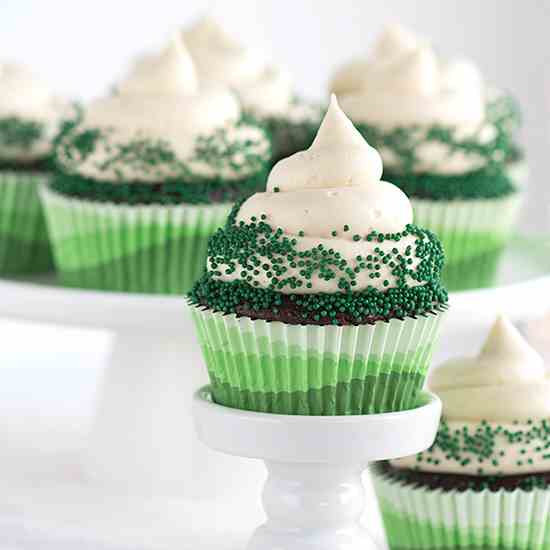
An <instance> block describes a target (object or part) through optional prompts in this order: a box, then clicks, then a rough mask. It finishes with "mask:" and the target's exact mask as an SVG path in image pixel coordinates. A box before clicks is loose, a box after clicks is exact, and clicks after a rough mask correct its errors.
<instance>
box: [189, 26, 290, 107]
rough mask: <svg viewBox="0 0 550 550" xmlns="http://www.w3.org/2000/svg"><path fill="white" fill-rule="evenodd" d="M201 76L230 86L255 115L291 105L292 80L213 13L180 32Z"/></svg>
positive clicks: (205, 79) (207, 80) (202, 78)
mask: <svg viewBox="0 0 550 550" xmlns="http://www.w3.org/2000/svg"><path fill="white" fill-rule="evenodd" d="M182 37H183V41H184V42H185V44H186V45H187V47H188V48H189V52H190V53H191V56H192V58H193V60H194V62H195V65H196V68H197V72H198V74H199V77H200V79H201V80H204V81H205V82H214V83H219V84H223V85H226V86H229V87H230V88H231V89H232V90H233V91H234V92H235V93H237V95H238V96H239V99H240V100H241V103H242V105H243V107H244V108H245V109H246V110H247V111H248V112H250V113H253V114H254V115H257V116H260V117H262V116H280V115H284V114H286V113H287V112H288V111H290V110H291V109H292V100H293V95H294V94H293V89H292V80H291V78H290V75H289V74H288V72H287V71H285V70H282V69H281V68H280V67H277V66H274V65H270V64H269V63H267V60H266V59H265V57H264V55H263V54H262V53H261V52H260V51H259V50H258V49H255V48H250V47H247V46H245V45H244V44H241V43H239V42H238V41H237V40H235V39H234V38H233V37H231V36H230V35H229V33H228V32H227V31H226V30H225V29H224V28H223V27H222V26H221V25H220V24H219V22H218V21H216V19H214V18H212V17H203V18H202V19H200V20H199V21H197V22H196V23H195V24H194V25H193V26H191V27H190V28H189V29H187V30H185V31H183V33H182Z"/></svg>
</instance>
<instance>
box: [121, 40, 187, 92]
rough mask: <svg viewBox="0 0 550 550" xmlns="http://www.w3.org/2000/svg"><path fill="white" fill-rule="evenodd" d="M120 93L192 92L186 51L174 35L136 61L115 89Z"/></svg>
mask: <svg viewBox="0 0 550 550" xmlns="http://www.w3.org/2000/svg"><path fill="white" fill-rule="evenodd" d="M118 90H119V92H120V93H121V94H125V95H126V94H140V95H145V94H147V95H149V94H150V95H165V94H166V95H193V94H196V93H197V92H198V82H197V76H196V73H195V68H194V66H193V61H192V60H191V56H190V55H189V52H188V51H187V49H186V48H185V46H184V45H183V43H182V41H181V40H179V38H178V37H174V38H172V40H171V41H170V42H169V43H168V45H167V46H166V47H165V48H164V49H163V50H162V51H161V52H160V53H159V54H157V55H149V56H146V57H145V58H144V59H141V60H140V61H138V62H137V63H136V65H135V67H134V69H133V71H132V72H131V73H130V75H129V76H128V77H127V78H126V80H124V81H123V82H122V83H121V84H120V86H119V88H118Z"/></svg>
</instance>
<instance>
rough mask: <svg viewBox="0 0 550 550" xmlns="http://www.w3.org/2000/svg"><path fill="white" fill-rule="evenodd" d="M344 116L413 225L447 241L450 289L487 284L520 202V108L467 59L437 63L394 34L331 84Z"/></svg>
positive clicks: (421, 45) (420, 45)
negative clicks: (380, 164)
mask: <svg viewBox="0 0 550 550" xmlns="http://www.w3.org/2000/svg"><path fill="white" fill-rule="evenodd" d="M331 88H332V89H333V90H336V92H337V93H338V97H339V100H340V104H341V105H342V108H343V110H344V111H345V112H346V113H347V115H348V116H349V117H350V118H351V120H352V121H353V122H354V123H355V125H356V127H357V128H358V129H359V131H360V132H361V133H362V134H363V136H364V137H365V138H366V139H367V141H369V143H371V144H372V145H373V146H374V147H376V148H377V149H378V150H379V151H380V154H381V155H382V158H383V160H384V167H385V172H384V177H385V178H386V179H388V180H389V181H392V182H393V183H394V184H396V185H398V186H399V187H401V189H403V190H404V191H405V193H407V195H408V196H409V197H410V198H411V200H412V204H413V209H414V212H415V219H416V221H417V223H419V224H420V225H422V226H425V227H427V228H428V229H431V230H432V231H434V232H435V233H436V234H437V235H438V236H439V238H440V239H441V242H442V244H443V249H444V250H445V255H446V264H445V265H446V267H445V270H444V272H443V281H444V282H445V283H446V285H447V286H448V288H449V289H450V290H464V289H470V288H478V287H486V286H491V285H492V284H493V283H494V277H495V274H496V270H497V265H498V260H499V257H500V256H501V253H502V250H503V248H504V247H505V245H506V243H507V242H508V240H509V238H510V236H511V232H512V230H513V227H514V223H515V221H516V219H517V213H518V207H519V205H520V197H521V194H520V193H519V189H520V188H521V186H522V185H523V183H522V179H523V178H524V176H523V175H522V171H524V167H523V166H524V165H523V163H522V162H521V157H522V154H521V152H520V150H519V148H518V146H517V144H516V143H515V141H514V138H513V132H514V129H515V128H516V127H517V124H518V119H517V110H516V109H515V108H514V106H513V103H512V100H510V99H507V98H506V96H503V94H501V93H495V92H494V90H492V89H491V88H489V87H488V86H487V85H486V84H485V82H484V80H483V78H482V77H481V75H480V73H479V71H478V69H477V68H476V67H475V66H474V65H473V64H472V63H470V62H468V61H463V60H456V61H452V60H451V61H448V60H444V59H441V58H439V57H437V56H436V55H435V53H434V51H433V49H432V48H431V47H430V46H429V45H428V44H427V43H425V42H423V41H422V40H421V39H419V38H417V37H415V36H414V35H412V33H410V32H408V31H406V30H404V29H401V28H400V27H389V28H388V29H386V31H385V32H384V33H383V35H382V37H381V38H380V40H379V41H378V43H377V44H376V45H375V47H374V52H373V54H372V56H371V57H370V58H369V59H367V60H360V61H355V62H353V63H352V64H350V65H348V66H346V67H344V69H342V70H341V71H340V72H339V73H338V74H337V75H336V77H335V78H334V80H333V82H332V85H331Z"/></svg>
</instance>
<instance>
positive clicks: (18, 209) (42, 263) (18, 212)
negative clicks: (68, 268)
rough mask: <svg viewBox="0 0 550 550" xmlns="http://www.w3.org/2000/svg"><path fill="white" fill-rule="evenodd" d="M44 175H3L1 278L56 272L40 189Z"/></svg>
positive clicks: (0, 198) (0, 186)
mask: <svg viewBox="0 0 550 550" xmlns="http://www.w3.org/2000/svg"><path fill="white" fill-rule="evenodd" d="M47 178H48V175H47V174H45V173H43V174H39V173H33V172H20V171H0V274H2V275H18V274H25V273H43V272H47V271H51V270H52V269H53V258H52V252H51V249H50V244H49V239H48V231H47V228H46V220H45V218H44V214H43V212H42V206H41V205H40V200H39V197H38V187H39V185H40V184H42V183H44V182H45V181H47Z"/></svg>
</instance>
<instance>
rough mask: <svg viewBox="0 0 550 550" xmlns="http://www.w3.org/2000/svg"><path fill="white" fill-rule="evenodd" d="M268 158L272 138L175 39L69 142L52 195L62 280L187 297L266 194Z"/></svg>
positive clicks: (88, 115) (48, 192)
mask: <svg viewBox="0 0 550 550" xmlns="http://www.w3.org/2000/svg"><path fill="white" fill-rule="evenodd" d="M270 155H271V152H270V144H269V139H268V137H267V135H266V133H265V131H264V130H263V129H261V128H260V127H258V126H257V125H254V124H251V123H250V122H247V121H245V120H244V119H243V117H242V113H241V109H240V107H239V104H238V101H237V100H236V98H235V97H234V95H233V94H232V93H231V92H230V91H229V90H227V89H224V88H221V87H216V88H214V87H199V86H198V84H197V79H196V75H195V71H194V67H193V64H192V61H191V59H190V57H189V55H188V53H187V52H186V51H185V49H184V48H183V46H182V44H181V42H180V40H179V39H178V38H176V39H174V40H172V42H171V43H170V44H169V45H168V46H167V47H166V48H165V49H164V50H163V51H162V52H160V53H159V54H157V55H150V56H147V58H144V59H142V60H141V61H140V62H139V63H137V65H136V66H135V67H134V69H133V70H132V71H131V72H130V74H129V76H128V77H127V78H126V79H125V80H124V81H123V82H121V83H120V84H119V85H118V86H117V88H116V93H115V94H114V95H112V96H110V97H105V98H102V99H99V100H97V101H94V102H92V103H91V104H90V105H88V106H87V107H85V108H84V112H83V115H82V116H81V117H80V120H78V121H76V122H75V123H74V124H72V125H70V126H69V127H68V128H66V130H65V132H64V133H63V135H62V137H61V138H60V140H59V144H58V146H57V147H56V150H55V158H56V166H57V173H56V175H55V177H54V178H53V179H52V180H51V182H50V183H49V185H48V186H47V187H46V188H45V189H44V191H43V194H42V197H43V202H44V205H45V208H46V214H47V220H48V225H49V229H50V234H51V238H52V241H53V246H54V253H55V261H56V265H57V268H58V270H59V273H60V276H61V278H62V281H63V282H64V283H65V284H66V285H69V286H77V287H82V288H96V289H103V290H118V291H133V292H148V293H182V292H187V291H188V290H190V288H191V286H192V284H193V282H194V281H195V280H196V279H197V278H198V277H199V276H200V274H201V271H202V270H203V269H204V263H205V261H206V247H207V241H208V237H209V236H210V235H211V234H212V233H214V232H215V230H216V229H217V228H218V227H219V226H221V225H222V224H223V223H224V222H225V220H226V218H227V215H228V213H229V212H230V210H231V204H232V202H234V201H235V200H237V199H240V198H243V197H246V196H248V195H250V194H251V193H253V192H254V191H257V190H260V189H264V188H265V181H266V176H267V166H268V163H269V159H270Z"/></svg>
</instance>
